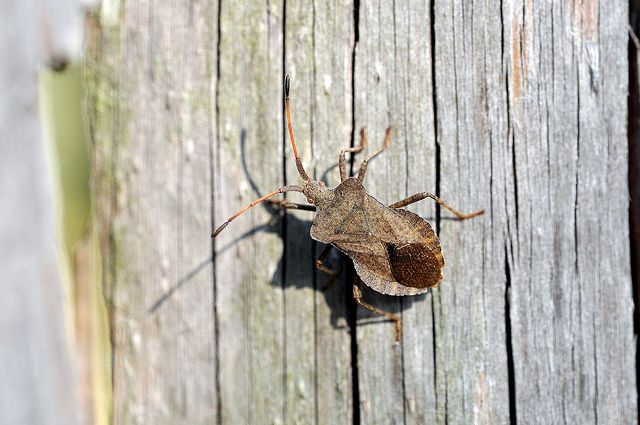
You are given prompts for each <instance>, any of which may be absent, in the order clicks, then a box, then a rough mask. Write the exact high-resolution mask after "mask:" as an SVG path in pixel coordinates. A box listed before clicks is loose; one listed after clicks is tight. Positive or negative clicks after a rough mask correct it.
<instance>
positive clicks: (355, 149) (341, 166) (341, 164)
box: [338, 128, 367, 182]
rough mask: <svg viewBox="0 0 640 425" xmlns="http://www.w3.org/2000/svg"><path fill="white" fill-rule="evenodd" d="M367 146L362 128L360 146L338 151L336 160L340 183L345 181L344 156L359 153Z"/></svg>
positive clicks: (345, 163)
mask: <svg viewBox="0 0 640 425" xmlns="http://www.w3.org/2000/svg"><path fill="white" fill-rule="evenodd" d="M366 146H367V138H366V137H365V135H364V128H363V129H362V139H361V140H360V146H354V147H352V148H347V149H342V151H340V158H339V159H338V168H339V169H340V182H343V181H345V180H346V179H347V162H346V156H345V155H346V154H347V153H348V152H353V153H357V152H361V151H362V150H363V149H364V148H365V147H366Z"/></svg>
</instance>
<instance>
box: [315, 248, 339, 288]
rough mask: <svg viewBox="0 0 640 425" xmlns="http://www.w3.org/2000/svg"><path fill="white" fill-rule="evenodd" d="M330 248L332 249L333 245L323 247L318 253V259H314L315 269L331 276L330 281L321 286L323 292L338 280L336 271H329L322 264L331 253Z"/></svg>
mask: <svg viewBox="0 0 640 425" xmlns="http://www.w3.org/2000/svg"><path fill="white" fill-rule="evenodd" d="M331 248H333V245H331V244H329V245H325V247H324V248H323V249H322V251H320V255H318V258H317V259H316V267H317V268H318V269H320V270H322V271H323V272H325V273H328V274H330V275H331V279H329V281H328V282H327V283H325V284H324V285H322V290H323V291H324V290H326V289H327V288H329V287H330V286H331V285H333V284H334V283H335V281H336V280H337V279H338V275H339V273H338V271H336V270H333V269H330V268H329V267H327V266H325V265H324V264H323V263H324V260H326V259H327V257H328V256H329V253H330V252H331Z"/></svg>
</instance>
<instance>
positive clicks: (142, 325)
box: [89, 2, 218, 423]
mask: <svg viewBox="0 0 640 425" xmlns="http://www.w3.org/2000/svg"><path fill="white" fill-rule="evenodd" d="M216 17H217V12H216V9H215V4H209V3H193V4H191V5H190V6H189V5H187V4H184V5H182V4H164V3H155V4H154V5H153V7H152V6H151V5H149V4H147V3H144V2H142V3H138V2H124V3H122V9H119V8H118V4H116V3H106V4H104V5H103V9H102V11H101V15H100V17H99V28H100V29H99V30H98V26H95V27H94V28H93V29H94V30H96V31H99V32H98V33H97V34H94V35H93V37H92V42H93V43H95V44H93V45H92V47H91V49H90V51H92V52H99V53H100V54H101V55H102V57H101V58H100V59H98V60H97V61H96V62H93V61H89V77H90V78H89V81H90V88H91V89H92V91H91V96H92V99H93V102H94V105H93V108H94V109H93V117H92V130H93V140H94V144H95V148H96V156H97V163H98V165H97V173H96V193H97V195H98V216H99V220H100V221H101V223H102V228H101V234H102V237H101V239H102V242H103V253H104V254H103V255H105V276H104V280H105V285H107V288H106V290H105V293H106V294H110V292H111V289H110V288H112V299H111V300H110V301H111V303H112V305H111V308H112V311H111V315H112V318H111V322H112V332H113V336H112V337H113V352H114V365H113V374H114V396H113V405H114V407H113V412H114V422H115V423H136V422H144V423H178V422H200V421H205V422H211V421H214V420H215V419H216V417H217V416H218V412H217V399H218V394H217V393H216V391H217V388H216V379H217V377H216V364H215V355H216V353H215V345H214V338H215V332H214V320H213V314H212V313H213V308H212V306H213V301H214V298H213V290H212V289H213V288H212V281H211V263H210V257H209V256H210V252H211V242H210V240H209V238H208V233H209V231H210V227H211V223H210V218H209V217H208V216H207V214H205V215H203V214H202V212H203V211H205V212H208V211H210V210H211V197H210V196H209V193H210V188H211V172H210V163H211V153H210V152H211V143H212V134H213V123H212V121H211V120H212V115H213V112H214V111H213V107H212V106H213V101H212V95H213V86H214V84H215V81H214V76H215V63H216V62H215V56H214V54H215V51H214V50H213V49H212V46H215V45H216V41H215V34H216V27H215V25H213V24H211V23H212V22H214V23H215V22H216ZM92 65H93V66H92ZM208 257H209V258H208Z"/></svg>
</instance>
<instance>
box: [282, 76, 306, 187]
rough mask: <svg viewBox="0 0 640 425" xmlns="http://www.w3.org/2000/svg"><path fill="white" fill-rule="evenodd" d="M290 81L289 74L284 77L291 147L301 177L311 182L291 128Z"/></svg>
mask: <svg viewBox="0 0 640 425" xmlns="http://www.w3.org/2000/svg"><path fill="white" fill-rule="evenodd" d="M289 80H290V78H289V74H287V75H286V77H284V104H285V106H286V108H287V123H288V124H289V137H290V138H291V145H293V154H294V155H295V157H296V167H297V168H298V173H300V177H302V179H303V180H304V181H307V180H309V176H308V175H307V172H306V171H304V168H303V167H302V161H301V160H300V157H299V156H298V150H297V149H296V142H295V140H294V138H293V129H292V128H291V112H289Z"/></svg>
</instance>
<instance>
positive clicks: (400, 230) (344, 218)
mask: <svg viewBox="0 0 640 425" xmlns="http://www.w3.org/2000/svg"><path fill="white" fill-rule="evenodd" d="M333 192H334V193H333V195H334V196H333V197H332V199H331V201H330V202H328V203H326V204H325V205H322V206H321V205H317V207H318V209H317V213H316V217H315V220H314V222H313V225H312V226H311V237H312V238H313V239H315V240H317V241H319V242H323V243H330V244H332V245H333V246H335V247H336V248H338V249H339V250H340V251H342V252H344V253H345V254H347V255H348V256H349V257H350V258H351V259H352V260H353V263H354V266H355V269H356V272H357V273H358V275H359V276H360V278H361V279H362V281H363V282H364V283H366V284H367V285H368V286H370V287H371V288H373V289H374V290H376V291H378V292H381V293H383V294H387V295H416V294H422V293H425V292H426V291H427V290H428V288H432V287H435V286H437V285H438V283H439V282H440V280H441V279H442V274H441V272H440V271H441V269H442V268H443V267H444V258H443V256H442V251H441V248H440V241H439V240H438V237H437V236H436V234H435V232H434V231H433V229H432V228H431V226H430V225H429V223H427V222H426V221H425V220H424V219H423V218H422V217H420V216H418V215H416V214H414V213H412V212H410V211H407V210H404V209H392V208H389V207H387V206H386V205H384V204H382V203H381V202H379V201H378V200H377V199H375V198H374V197H372V196H370V195H368V194H367V193H366V190H365V188H364V186H362V183H360V181H359V180H358V179H356V178H349V179H346V180H345V181H344V182H342V183H341V184H340V185H339V186H337V187H336V188H335V189H333Z"/></svg>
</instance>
